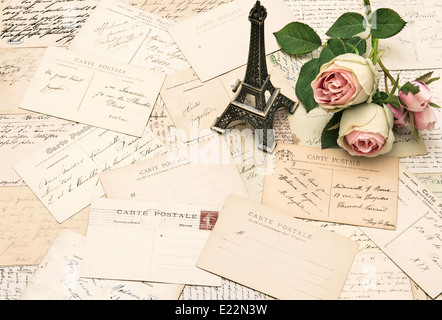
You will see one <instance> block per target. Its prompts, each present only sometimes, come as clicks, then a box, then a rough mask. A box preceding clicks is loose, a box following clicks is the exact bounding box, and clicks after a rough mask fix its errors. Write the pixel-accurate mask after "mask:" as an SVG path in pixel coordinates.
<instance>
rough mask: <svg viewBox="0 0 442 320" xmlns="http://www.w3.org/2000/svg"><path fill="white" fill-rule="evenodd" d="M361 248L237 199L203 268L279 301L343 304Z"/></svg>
mask: <svg viewBox="0 0 442 320" xmlns="http://www.w3.org/2000/svg"><path fill="white" fill-rule="evenodd" d="M358 246H359V245H358V244H357V243H356V242H354V241H353V240H350V239H348V238H346V237H343V236H340V235H337V234H335V233H332V232H329V231H326V230H324V229H322V228H318V227H316V226H313V225H311V224H309V223H306V222H303V221H300V220H297V219H293V218H292V217H290V216H288V215H286V214H284V213H281V212H278V211H276V210H273V209H271V208H268V207H266V206H263V205H260V204H258V203H255V202H253V201H251V200H247V199H244V198H242V197H239V196H236V195H231V196H230V197H229V198H228V200H227V201H226V204H225V205H224V207H223V209H222V211H221V213H220V215H219V217H218V221H217V222H216V224H215V228H214V229H213V230H212V233H211V234H210V237H209V239H208V240H207V243H206V245H205V247H204V249H203V252H202V253H201V255H200V258H199V259H198V263H197V266H198V267H200V268H202V269H204V270H207V271H210V272H213V273H215V274H218V275H220V276H222V277H224V278H227V279H229V280H232V281H235V282H238V283H240V284H242V285H245V286H247V287H250V288H253V289H255V290H258V291H261V292H263V293H266V294H268V295H269V296H271V297H275V298H277V299H307V300H311V299H338V298H339V295H340V294H341V291H342V288H343V286H344V282H345V280H346V278H347V275H348V273H349V271H350V268H351V265H352V263H353V260H354V258H355V255H356V252H357V249H358Z"/></svg>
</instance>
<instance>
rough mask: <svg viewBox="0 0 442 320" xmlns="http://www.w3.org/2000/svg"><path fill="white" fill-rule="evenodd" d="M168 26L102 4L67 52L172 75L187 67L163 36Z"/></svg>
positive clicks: (113, 1)
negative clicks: (104, 58)
mask: <svg viewBox="0 0 442 320" xmlns="http://www.w3.org/2000/svg"><path fill="white" fill-rule="evenodd" d="M172 24H173V23H172V22H170V21H168V20H165V19H162V18H161V17H159V16H156V15H154V14H151V13H149V12H146V11H142V10H139V9H137V8H135V7H133V6H130V5H127V4H125V3H122V2H121V1H116V0H109V1H102V2H101V3H100V4H99V5H98V6H97V9H96V10H95V11H94V13H93V15H92V17H91V19H89V20H88V21H87V23H86V24H85V25H84V27H83V28H82V29H81V30H80V32H79V33H78V34H77V36H76V37H75V39H74V40H73V41H72V42H71V44H70V45H69V49H72V50H75V51H79V52H83V53H89V54H93V55H97V56H100V57H106V58H111V59H114V60H117V61H120V62H124V63H129V64H132V65H136V66H140V67H145V68H148V69H151V70H156V71H164V72H166V73H174V72H177V71H181V70H186V69H188V68H189V67H190V66H189V64H188V63H187V61H186V59H185V58H184V56H183V55H182V53H181V51H180V49H179V48H178V47H177V45H176V44H175V42H174V41H173V40H172V38H171V37H170V35H169V33H168V32H167V28H168V27H170V26H171V25H172Z"/></svg>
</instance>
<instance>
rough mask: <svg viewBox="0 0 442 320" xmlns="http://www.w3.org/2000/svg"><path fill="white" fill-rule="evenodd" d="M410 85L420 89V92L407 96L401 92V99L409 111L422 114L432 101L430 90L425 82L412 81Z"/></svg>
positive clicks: (409, 93)
mask: <svg viewBox="0 0 442 320" xmlns="http://www.w3.org/2000/svg"><path fill="white" fill-rule="evenodd" d="M410 83H412V84H414V85H415V86H418V87H419V92H418V93H416V94H413V93H411V92H408V93H407V94H405V93H403V92H402V91H399V99H400V100H401V101H402V102H403V103H405V104H406V106H404V107H405V108H406V109H407V110H408V111H413V112H422V111H424V109H425V108H426V107H427V106H428V104H429V103H430V99H431V91H430V88H429V87H428V86H427V85H426V84H425V83H423V82H420V81H410Z"/></svg>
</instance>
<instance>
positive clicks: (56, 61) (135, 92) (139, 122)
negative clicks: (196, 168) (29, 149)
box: [20, 47, 165, 137]
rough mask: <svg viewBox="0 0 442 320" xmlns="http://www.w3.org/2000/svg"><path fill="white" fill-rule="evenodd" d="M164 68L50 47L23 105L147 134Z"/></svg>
mask: <svg viewBox="0 0 442 320" xmlns="http://www.w3.org/2000/svg"><path fill="white" fill-rule="evenodd" d="M164 77H165V74H164V73H162V72H157V71H152V70H145V69H140V68H137V67H133V66H130V65H127V64H124V63H120V62H116V61H113V60H109V59H104V58H101V57H100V58H99V57H95V56H92V55H88V54H80V53H77V52H74V51H71V50H67V49H65V48H57V47H49V48H48V49H47V50H46V53H45V55H44V56H43V59H42V61H41V63H40V65H39V66H38V69H37V71H36V73H35V75H34V78H33V79H32V81H31V83H30V84H29V87H28V90H27V91H26V94H25V96H24V98H23V101H22V102H21V104H20V108H22V109H26V110H31V111H34V112H38V113H44V114H48V115H51V116H54V117H59V118H63V119H66V120H71V121H76V122H81V123H85V124H89V125H93V126H96V127H100V128H103V129H108V130H112V131H116V132H120V133H124V134H129V135H133V136H137V137H141V135H142V134H143V132H144V128H145V127H146V124H147V121H148V120H149V117H150V114H151V112H152V109H153V106H154V104H155V101H156V100H157V97H158V94H159V91H160V89H161V86H162V84H163V81H164Z"/></svg>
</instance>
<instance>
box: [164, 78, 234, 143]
mask: <svg viewBox="0 0 442 320" xmlns="http://www.w3.org/2000/svg"><path fill="white" fill-rule="evenodd" d="M160 94H161V97H162V98H163V101H164V103H165V104H166V107H167V110H169V114H170V116H171V117H172V120H173V122H174V124H175V127H176V129H177V130H178V133H179V135H180V138H181V141H183V142H189V141H191V140H196V139H199V138H200V137H203V136H205V135H210V134H213V131H212V130H211V129H210V128H211V126H212V124H213V123H214V121H215V120H216V118H217V117H219V116H220V115H221V114H222V113H223V111H224V109H226V108H227V106H228V104H229V102H230V99H229V96H228V95H227V93H226V90H225V88H224V86H223V84H222V82H221V81H219V79H213V80H210V81H206V82H201V81H200V80H199V78H198V76H197V75H196V74H195V72H194V71H193V69H188V70H186V71H182V72H179V73H175V74H172V75H168V76H167V77H166V79H165V80H164V84H163V87H162V88H161V92H160Z"/></svg>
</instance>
